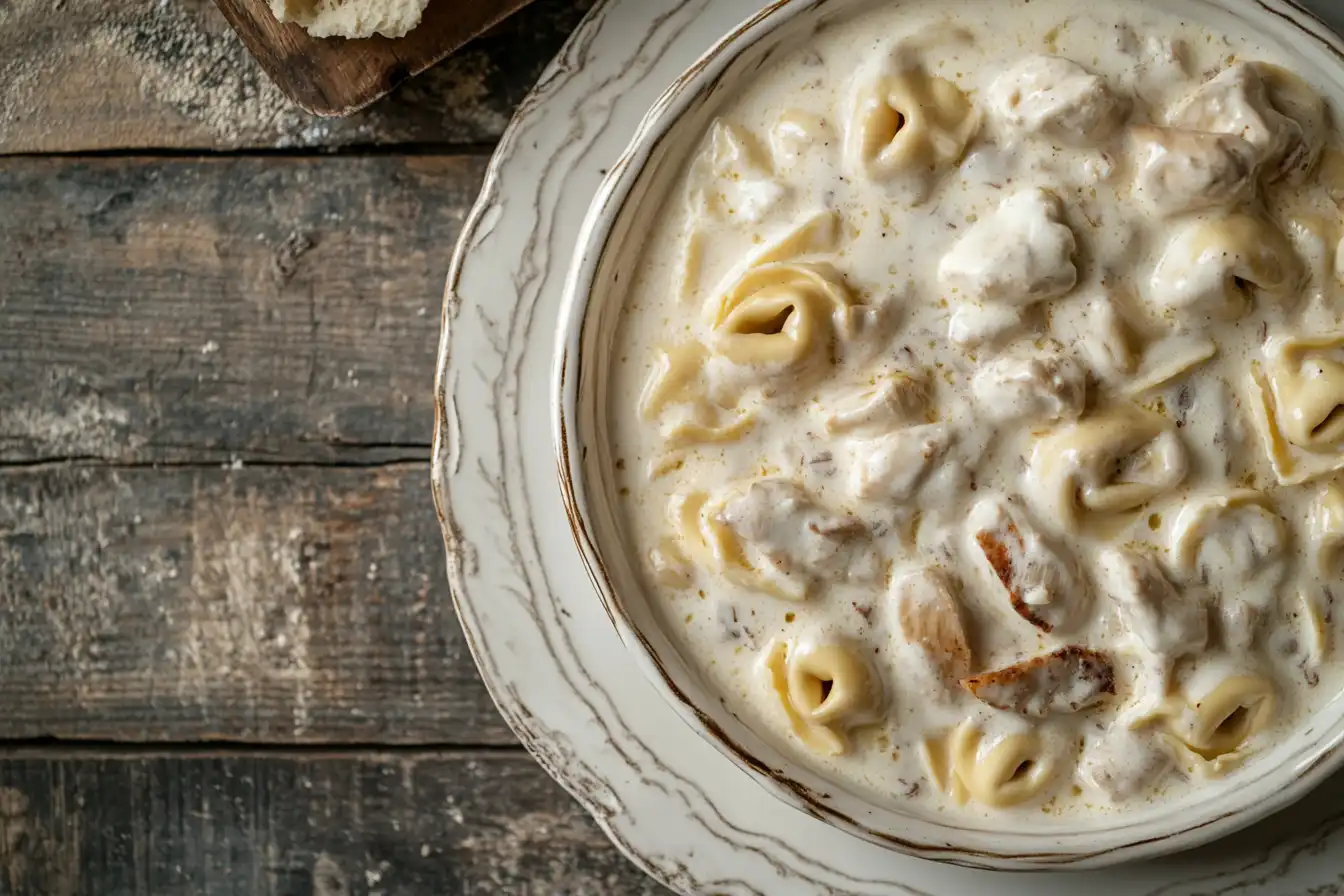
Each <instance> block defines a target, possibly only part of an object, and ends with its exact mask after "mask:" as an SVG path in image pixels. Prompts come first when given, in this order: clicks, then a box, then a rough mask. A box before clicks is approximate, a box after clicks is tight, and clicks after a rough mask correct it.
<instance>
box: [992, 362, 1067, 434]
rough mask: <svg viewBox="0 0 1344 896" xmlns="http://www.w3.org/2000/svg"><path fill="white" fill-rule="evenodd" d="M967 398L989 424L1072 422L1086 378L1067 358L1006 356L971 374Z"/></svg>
mask: <svg viewBox="0 0 1344 896" xmlns="http://www.w3.org/2000/svg"><path fill="white" fill-rule="evenodd" d="M971 394H972V395H974V397H975V401H976V404H977V405H978V406H979V407H980V410H981V411H983V412H984V413H985V415H986V416H988V417H989V418H990V419H991V420H995V421H1000V422H1002V421H1005V420H1022V421H1038V420H1049V421H1057V420H1072V419H1076V418H1077V417H1078V416H1079V415H1081V414H1082V413H1083V404H1084V401H1085V400H1086V398H1087V374H1086V373H1085V372H1084V370H1083V368H1082V366H1081V365H1079V364H1078V362H1077V361H1075V360H1074V359H1073V358H1071V357H1069V356H1067V355H1062V354H1058V353H1049V354H1041V355H1032V356H1022V355H1012V354H1008V355H1003V356H1001V357H998V358H995V359H994V360H992V361H990V362H988V363H987V364H984V365H982V366H981V367H980V368H979V369H978V370H977V371H976V372H975V375H974V376H973V377H972V378H971Z"/></svg>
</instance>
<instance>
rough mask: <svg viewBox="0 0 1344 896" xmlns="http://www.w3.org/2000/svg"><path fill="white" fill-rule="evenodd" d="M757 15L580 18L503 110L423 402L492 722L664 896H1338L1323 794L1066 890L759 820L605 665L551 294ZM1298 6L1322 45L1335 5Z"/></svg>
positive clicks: (608, 655)
mask: <svg viewBox="0 0 1344 896" xmlns="http://www.w3.org/2000/svg"><path fill="white" fill-rule="evenodd" d="M759 5H760V4H759V2H758V0H607V2H605V3H599V6H598V7H597V8H596V9H594V10H593V12H592V14H590V15H589V17H588V18H587V19H586V20H585V22H584V23H583V25H582V26H581V27H580V28H579V30H578V31H577V32H576V34H575V35H574V37H573V39H572V40H571V41H570V42H569V44H568V45H567V46H566V48H565V49H564V51H563V52H562V53H561V55H560V56H559V57H558V58H557V59H556V61H555V62H554V63H553V64H552V65H551V66H550V67H549V68H548V69H547V71H546V73H545V74H544V75H543V77H542V80H541V82H540V84H539V85H538V87H537V89H536V90H535V91H534V93H533V95H532V96H531V97H529V98H528V99H527V100H526V101H525V102H524V103H523V105H522V106H521V107H520V109H519V112H518V117H517V118H516V119H515V121H514V123H513V125H512V126H511V127H510V129H509V131H508V133H507V134H506V135H505V137H504V139H503V141H502V142H501V144H500V148H499V150H498V153H497V155H496V157H495V159H494V162H493V164H492V165H491V169H490V172H489V175H488V177H487V180H486V184H485V187H484V189H483V192H482V195H481V198H480V201H479V202H478V204H477V206H476V208H475V209H474V210H473V213H472V215H471V217H470V219H469V221H468V222H467V225H466V228H465V230H464V233H463V238H462V242H461V244H460V245H459V246H458V252H457V255H456V256H455V258H454V263H453V267H452V272H451V274H450V276H449V283H448V290H447V297H446V301H445V307H444V333H443V340H442V344H441V350H440V365H439V377H438V382H437V386H436V393H437V395H436V398H437V404H438V411H439V413H438V427H437V432H436V440H435V450H434V487H435V499H436V503H437V505H438V507H439V511H440V515H441V518H442V520H443V524H444V536H445V541H446V544H447V548H448V568H449V577H450V580H451V583H452V588H453V594H454V599H455V601H456V604H457V609H458V614H459V616H460V618H461V621H462V624H463V627H464V628H465V630H466V633H467V637H468V640H469V642H470V643H471V646H472V650H473V652H474V653H475V656H476V659H477V662H478V664H479V665H480V668H481V673H482V675H483V676H484V678H485V681H486V684H487V686H488V687H489V689H490V691H491V694H492V695H493V696H494V698H495V700H496V702H497V703H498V704H499V707H500V710H501V711H502V712H503V714H504V716H505V718H506V719H507V720H508V722H509V724H510V725H511V726H512V727H513V729H514V730H515V731H516V732H517V734H518V736H519V737H520V738H521V739H522V741H523V743H525V744H526V745H527V746H528V748H529V749H531V750H532V752H533V753H534V755H536V757H537V758H538V760H539V761H540V762H541V763H542V765H543V766H544V767H545V768H546V769H547V771H548V772H550V774H551V775H553V776H554V777H555V778H556V779H557V780H559V781H560V782H561V783H562V784H563V785H564V786H565V787H566V788H567V789H568V790H569V791H570V792H571V793H573V794H574V795H575V796H576V797H577V798H578V799H579V800H580V802H582V803H583V804H584V806H585V807H586V808H587V809H588V810H589V811H590V812H592V813H593V815H594V817H596V818H597V820H598V822H599V823H600V824H601V825H602V826H603V828H604V829H605V830H606V831H607V832H608V834H610V836H611V837H612V839H613V840H614V841H615V842H616V843H617V845H618V846H619V847H620V848H621V849H622V850H623V851H625V852H626V853H627V854H628V855H629V856H630V857H631V858H632V859H633V860H634V861H635V862H636V863H638V864H639V865H640V866H641V867H643V868H644V869H645V870H646V871H648V872H649V873H650V874H652V875H653V876H654V877H656V878H657V879H659V880H660V881H662V882H663V883H665V884H667V885H668V886H669V887H671V888H672V889H674V890H676V891H678V892H681V893H696V894H701V893H705V894H708V893H725V894H744V893H750V894H762V896H777V894H780V896H782V894H793V893H799V894H814V893H815V894H822V893H826V894H833V893H840V894H846V893H862V894H877V893H883V894H887V893H897V894H916V896H926V894H927V896H962V894H967V893H984V894H992V896H1017V894H1022V896H1027V894H1030V896H1055V894H1059V896H1063V894H1065V893H1068V894H1069V896H1076V894H1077V893H1078V892H1080V890H1082V891H1085V892H1087V893H1088V894H1089V896H1158V894H1162V896H1174V894H1190V896H1193V894H1210V896H1212V894H1220V896H1221V894H1235V893H1243V894H1273V896H1289V894H1302V896H1307V894H1311V896H1322V894H1339V893H1344V809H1338V810H1337V809H1336V806H1337V805H1338V804H1340V803H1341V802H1344V779H1341V778H1336V779H1333V780H1331V781H1329V782H1327V783H1326V784H1325V785H1323V786H1322V787H1321V788H1320V789H1318V790H1317V791H1316V793H1315V794H1313V795H1312V796H1310V797H1308V798H1307V799H1306V800H1305V801H1304V802H1302V803H1299V804H1297V805H1296V806H1294V807H1293V808H1292V809H1290V810H1288V811H1286V812H1283V813H1280V814H1279V815H1276V816H1274V817H1272V818H1270V819H1268V820H1267V821H1265V822H1262V823H1261V824H1259V825H1257V826H1255V827H1252V828H1250V829H1247V830H1246V831H1243V832H1241V833H1239V834H1236V835H1233V836H1232V837H1231V838H1229V839H1226V840H1223V841H1221V842H1220V843H1218V844H1215V845H1213V846H1210V847H1205V848H1203V849H1199V850H1196V851H1193V852H1188V853H1184V854H1181V855H1178V856H1175V857H1171V858H1167V859H1163V860H1158V861H1153V862H1146V863H1139V864H1131V865H1126V866H1121V867H1118V868H1111V869H1107V870H1105V871H1100V872H1077V873H1020V874H1005V873H995V872H988V871H975V870H970V869H965V868H955V867H951V866H946V865H940V864H935V863H931V862H926V861H921V860H919V859H913V858H909V857H906V856H903V855H900V854H897V853H893V852H891V851H889V850H886V849H884V848H882V847H879V846H875V845H872V844H870V843H867V842H864V841H861V840H859V839H857V838H855V837H852V836H850V835H848V834H845V833H843V832H841V831H839V830H837V829H835V828H832V827H830V826H829V825H827V824H825V823H823V822H821V821H818V820H816V819H814V818H812V817H810V816H808V815H806V814H804V813H802V812H799V811H795V810H792V809H789V808H787V807H785V806H783V805H781V804H780V803H779V802H778V801H777V800H776V799H775V798H774V797H773V796H772V795H770V794H768V793H767V792H766V791H765V790H764V789H762V788H761V787H759V786H758V785H757V784H756V783H755V782H754V781H753V780H752V779H751V778H750V777H748V776H747V775H746V774H744V773H743V772H742V771H740V770H739V769H738V768H737V767H736V766H734V765H733V764H732V762H731V761H729V760H728V759H727V758H726V757H724V756H723V755H721V754H720V753H719V752H718V751H717V750H716V749H714V748H713V747H712V746H710V745H709V744H708V743H707V742H705V741H704V740H703V739H702V738H700V737H699V736H698V735H697V734H696V733H695V732H694V731H693V730H692V729H691V728H690V727H689V726H687V725H686V724H685V723H684V722H683V721H682V720H681V719H680V718H679V717H678V716H677V714H676V713H675V712H674V711H673V710H672V709H671V707H669V706H668V705H667V704H666V703H665V702H664V701H663V699H662V698H661V697H660V696H659V694H658V693H657V692H656V691H655V690H654V688H653V686H652V685H650V684H649V683H648V682H647V681H646V679H645V677H644V676H643V674H642V673H641V672H640V671H639V670H638V668H637V667H636V665H635V662H634V660H633V659H632V658H631V657H630V656H629V655H628V654H627V652H626V650H625V648H624V646H623V645H622V644H621V642H620V639H619V638H618V637H617V635H616V632H615V629H614V628H613V627H612V625H611V622H610V620H609V619H608V618H607V616H606V615H605V613H604V611H603V609H602V604H601V602H600V601H599V600H598V598H597V595H596V594H595V593H594V591H593V587H592V585H591V584H590V582H589V579H588V577H587V574H586V572H585V571H584V568H583V565H582V563H581V561H580V558H579V555H578V553H577V551H576V549H575V546H574V541H573V538H572V537H571V534H570V530H569V526H568V524H567V522H566V516H565V511H564V508H563V506H562V504H561V499H560V491H559V488H558V485H557V477H556V464H555V458H554V454H553V452H552V450H551V440H550V432H549V421H550V418H551V410H550V407H549V402H550V401H551V397H552V392H551V389H550V388H549V382H548V379H549V375H550V371H551V363H552V350H553V347H554V335H555V332H556V329H557V325H558V312H559V305H560V295H561V289H562V285H563V281H564V279H565V275H566V268H567V266H568V263H569V261H570V258H571V255H572V252H573V249H574V240H575V237H576V235H577V233H578V230H579V226H580V224H581V222H582V220H583V217H584V215H585V213H586V211H587V208H588V205H589V203H590V201H591V200H592V197H593V195H594V192H595V190H596V189H597V185H598V183H599V181H600V180H601V177H602V175H603V173H604V170H605V168H606V167H607V166H608V165H610V164H611V163H612V162H613V161H614V160H615V159H616V158H617V157H618V155H619V154H620V152H621V150H622V149H623V148H624V147H625V145H626V143H627V142H628V141H629V139H630V137H631V136H632V134H633V133H634V130H635V128H636V126H637V124H638V123H639V120H640V118H641V116H642V115H643V113H644V111H645V110H646V109H647V108H648V107H649V106H650V105H651V104H652V103H653V101H654V100H655V99H656V98H657V97H658V95H659V94H660V93H661V92H662V90H663V88H664V87H666V86H667V85H668V84H670V83H671V82H672V81H673V80H674V79H675V77H676V76H677V75H678V74H679V73H680V72H681V71H682V70H683V69H684V68H685V67H686V66H687V65H689V64H690V63H691V62H692V61H693V60H694V59H695V58H696V57H697V56H698V55H699V54H700V53H702V52H703V51H704V50H705V49H707V48H708V47H709V46H710V45H711V44H712V43H713V42H714V41H715V40H716V39H717V38H718V37H719V36H720V35H722V34H723V33H725V32H727V31H728V30H730V29H731V28H732V27H733V25H735V24H736V23H737V22H738V21H740V20H742V19H744V18H746V17H747V16H748V15H750V14H751V13H753V12H755V11H756V9H757V8H758V6H759ZM1311 5H1313V6H1314V7H1315V8H1316V10H1317V11H1318V13H1320V14H1322V15H1323V16H1324V17H1326V18H1327V19H1329V18H1331V17H1333V24H1335V25H1336V27H1339V26H1341V25H1344V4H1340V3H1339V2H1338V0H1315V2H1314V3H1312V4H1311ZM1332 853H1333V855H1332Z"/></svg>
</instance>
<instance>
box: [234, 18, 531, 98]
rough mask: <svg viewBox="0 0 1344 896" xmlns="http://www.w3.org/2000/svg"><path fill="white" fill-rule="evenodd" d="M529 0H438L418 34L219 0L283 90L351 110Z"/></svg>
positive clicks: (383, 92) (389, 88)
mask: <svg viewBox="0 0 1344 896" xmlns="http://www.w3.org/2000/svg"><path fill="white" fill-rule="evenodd" d="M527 2H528V0H437V2H432V3H430V4H429V6H428V7H427V8H426V9H425V12H424V15H423V17H422V18H421V21H420V24H419V26H418V27H416V28H415V30H413V31H412V32H411V33H410V34H407V35H406V36H404V37H401V38H398V39H395V40H392V39H389V38H386V37H383V36H381V35H377V36H374V37H370V38H366V39H361V40H345V39H342V38H328V39H321V38H316V37H313V36H312V35H310V34H308V32H307V31H305V30H304V29H303V28H301V27H300V26H299V25H297V24H294V23H286V24H281V23H280V22H278V21H276V19H275V16H274V15H273V14H272V13H271V10H270V4H269V3H267V2H266V0H215V3H216V4H217V5H218V6H219V9H220V11H221V12H222V13H223V14H224V18H226V19H228V21H229V24H231V25H233V27H234V29H235V30H236V31H237V32H238V34H239V36H241V37H242V39H243V43H244V44H245V45H246V46H247V48H248V50H250V51H251V53H252V56H253V58H255V59H256V60H257V63H258V64H259V65H260V66H261V68H262V70H263V71H265V72H266V74H268V75H270V77H271V80H272V81H274V82H275V85H276V86H277V87H279V88H280V92H281V93H283V94H284V95H285V96H287V97H289V98H290V99H291V100H293V101H294V102H295V103H298V104H299V106H301V107H302V108H303V109H304V110H305V111H308V112H311V113H314V114H316V115H349V114H351V113H352V112H355V111H357V110H359V109H362V108H364V107H365V106H367V105H368V104H369V103H371V102H373V101H374V100H376V99H378V98H379V97H381V96H383V95H385V94H386V93H387V92H388V91H390V90H392V89H393V88H394V87H396V86H397V85H398V84H401V83H402V82H403V81H405V80H407V79H408V78H411V77H413V76H414V75H418V74H420V73H421V72H422V71H424V70H425V69H427V68H429V67H430V66H431V65H433V64H434V63H436V62H438V61H439V60H441V59H443V57H445V56H447V55H448V54H449V53H451V52H452V51H453V50H456V49H457V48H458V47H460V46H462V45H463V44H465V43H466V42H467V41H469V40H470V39H471V38H473V37H475V36H476V35H478V34H480V33H481V32H482V31H484V30H486V29H487V28H489V27H490V26H491V25H494V24H496V23H497V22H499V21H500V20H501V19H503V18H504V17H505V16H507V15H509V14H510V13H512V12H516V11H517V10H518V9H520V8H522V6H523V5H524V4H525V3H527Z"/></svg>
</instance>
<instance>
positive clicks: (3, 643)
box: [0, 463, 516, 745]
mask: <svg viewBox="0 0 1344 896" xmlns="http://www.w3.org/2000/svg"><path fill="white" fill-rule="evenodd" d="M428 478H429V474H428V465H427V464H425V463H412V464H395V465H389V466H379V467H372V468H340V467H289V468H285V467H244V468H241V469H224V468H220V467H219V466H206V467H200V468H192V467H176V468H161V469H154V468H148V467H145V468H130V469H116V468H109V467H106V466H96V467H79V466H68V465H55V466H49V467H35V468H14V469H9V470H5V471H3V472H0V706H2V707H4V712H3V713H0V740H5V739H16V738H23V739H26V738H36V737H56V738H89V739H96V740H119V741H202V740H217V739H223V740H229V741H246V742H256V743H278V744H294V743H351V742H354V743H360V742H363V743H387V744H449V745H451V744H469V745H477V744H513V743H515V742H516V741H515V740H514V738H513V735H512V734H511V733H510V732H509V730H508V729H507V727H506V726H505V725H504V723H503V721H502V720H501V719H500V718H499V716H498V714H497V713H496V711H495V708H494V705H493V704H492V703H491V701H490V698H489V696H488V695H487V694H486V692H485V689H484V688H483V687H482V686H481V684H480V682H479V679H478V678H477V674H476V669H475V666H474V665H473V663H472V660H471V656H470V654H469V652H468V649H467V645H466V643H465V642H464V639H463V636H462V633H461V630H460V628H459V627H458V624H457V620H456V618H455V617H454V615H453V608H452V604H451V600H450V597H449V594H448V588H447V584H446V583H445V581H444V576H443V554H442V550H443V548H442V542H441V540H440V535H439V531H438V524H437V521H436V519H435V517H434V512H433V509H432V507H431V506H430V500H429V494H428V487H427V484H428Z"/></svg>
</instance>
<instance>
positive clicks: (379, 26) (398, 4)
mask: <svg viewBox="0 0 1344 896" xmlns="http://www.w3.org/2000/svg"><path fill="white" fill-rule="evenodd" d="M270 2H271V12H273V13H275V17H276V18H277V19H278V20H280V21H281V22H296V23H298V24H299V25H302V26H303V27H304V28H306V29H307V30H308V33H309V34H311V35H313V36H314V37H372V36H373V35H375V34H381V35H383V36H384V37H402V36H404V35H405V34H407V33H408V32H409V31H410V30H411V29H412V28H414V27H415V26H416V25H419V24H420V14H421V13H423V12H424V11H425V7H426V6H428V5H429V0H270Z"/></svg>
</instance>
